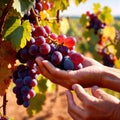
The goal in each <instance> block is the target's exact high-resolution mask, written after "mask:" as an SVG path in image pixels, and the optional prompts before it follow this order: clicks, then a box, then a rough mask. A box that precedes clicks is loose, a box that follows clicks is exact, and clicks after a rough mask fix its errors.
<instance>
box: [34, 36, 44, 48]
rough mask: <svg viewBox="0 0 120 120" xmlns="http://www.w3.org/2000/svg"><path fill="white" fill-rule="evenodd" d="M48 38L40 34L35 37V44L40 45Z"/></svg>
mask: <svg viewBox="0 0 120 120" xmlns="http://www.w3.org/2000/svg"><path fill="white" fill-rule="evenodd" d="M45 42H46V39H45V38H44V37H43V36H39V37H37V38H36V39H35V44H36V45H37V46H40V45H41V44H43V43H45Z"/></svg>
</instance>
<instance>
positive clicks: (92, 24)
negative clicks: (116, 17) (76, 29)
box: [86, 11, 105, 33]
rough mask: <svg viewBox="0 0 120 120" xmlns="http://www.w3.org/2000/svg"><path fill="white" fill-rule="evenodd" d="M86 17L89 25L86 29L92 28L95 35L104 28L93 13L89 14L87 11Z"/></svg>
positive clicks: (103, 24)
mask: <svg viewBox="0 0 120 120" xmlns="http://www.w3.org/2000/svg"><path fill="white" fill-rule="evenodd" d="M86 15H87V17H88V19H89V25H88V26H87V28H88V29H91V28H92V29H94V30H95V33H97V31H98V30H100V29H102V28H104V27H105V23H103V22H102V21H101V20H99V18H98V16H97V15H95V14H94V13H90V12H89V11H87V12H86Z"/></svg>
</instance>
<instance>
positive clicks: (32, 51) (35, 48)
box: [28, 44, 38, 56]
mask: <svg viewBox="0 0 120 120" xmlns="http://www.w3.org/2000/svg"><path fill="white" fill-rule="evenodd" d="M28 52H29V54H30V55H32V56H35V55H36V54H37V53H38V46H36V45H34V44H33V45H31V46H30V47H29V50H28Z"/></svg>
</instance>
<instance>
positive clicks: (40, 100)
mask: <svg viewBox="0 0 120 120" xmlns="http://www.w3.org/2000/svg"><path fill="white" fill-rule="evenodd" d="M45 99H46V96H45V94H41V93H37V94H36V96H35V97H34V98H32V99H31V100H30V106H29V107H28V109H27V112H28V114H29V116H31V117H32V116H34V115H36V114H37V113H38V112H40V111H41V110H42V106H43V104H44V102H45Z"/></svg>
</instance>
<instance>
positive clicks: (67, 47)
mask: <svg viewBox="0 0 120 120" xmlns="http://www.w3.org/2000/svg"><path fill="white" fill-rule="evenodd" d="M33 27H34V29H33V31H32V37H31V39H30V41H29V42H27V44H26V46H25V47H24V48H21V49H20V50H19V51H18V52H17V54H16V58H17V59H18V60H19V61H20V63H21V64H20V65H19V66H17V68H16V70H15V71H14V72H13V82H14V83H15V87H14V89H13V92H14V93H15V94H16V97H17V104H18V105H23V106H24V107H28V106H29V104H30V98H31V97H34V96H35V91H34V90H33V88H34V86H36V85H37V80H36V78H37V75H38V74H40V73H39V71H38V70H37V68H36V67H37V64H36V62H35V59H36V57H39V56H40V57H42V58H44V59H45V60H48V61H50V62H51V63H52V64H53V65H54V66H56V67H58V68H60V69H62V70H78V69H81V68H82V61H83V57H82V55H81V54H79V53H77V52H76V51H75V50H74V47H75V43H76V39H75V38H74V37H73V36H66V35H64V34H60V35H56V34H55V33H52V32H51V30H50V28H49V27H48V26H37V27H36V26H33Z"/></svg>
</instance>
